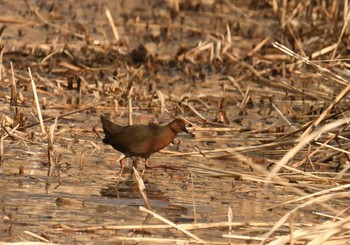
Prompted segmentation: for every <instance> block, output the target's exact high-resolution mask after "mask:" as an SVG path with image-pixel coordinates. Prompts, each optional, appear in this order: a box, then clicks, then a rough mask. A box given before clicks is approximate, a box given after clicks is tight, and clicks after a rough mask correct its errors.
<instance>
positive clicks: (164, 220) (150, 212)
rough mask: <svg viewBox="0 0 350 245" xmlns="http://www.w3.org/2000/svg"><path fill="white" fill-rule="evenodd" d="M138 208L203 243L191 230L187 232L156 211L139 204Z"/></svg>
mask: <svg viewBox="0 0 350 245" xmlns="http://www.w3.org/2000/svg"><path fill="white" fill-rule="evenodd" d="M140 210H141V211H142V212H146V213H148V214H151V215H152V216H153V217H155V218H156V219H159V220H160V221H162V222H164V223H166V224H168V225H170V226H172V227H173V228H175V229H177V230H179V231H181V232H183V233H184V234H186V235H187V236H189V237H192V238H193V239H195V240H197V241H198V242H202V243H205V241H204V240H202V239H200V238H199V237H197V236H196V235H194V234H192V233H191V232H189V231H187V230H185V229H183V228H182V227H180V226H178V225H177V224H175V223H174V222H172V221H170V220H168V219H166V218H164V217H162V216H160V215H159V214H156V213H154V212H152V211H151V210H148V209H145V208H144V207H141V206H140Z"/></svg>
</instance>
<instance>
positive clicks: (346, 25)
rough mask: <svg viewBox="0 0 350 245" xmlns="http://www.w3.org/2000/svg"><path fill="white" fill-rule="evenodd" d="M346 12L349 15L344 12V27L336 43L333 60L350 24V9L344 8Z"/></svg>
mask: <svg viewBox="0 0 350 245" xmlns="http://www.w3.org/2000/svg"><path fill="white" fill-rule="evenodd" d="M344 2H346V1H344ZM344 10H345V11H347V13H346V12H345V11H344V20H343V27H342V29H341V32H340V34H339V37H338V41H337V43H336V47H335V49H334V50H333V54H332V57H331V60H334V58H335V56H336V53H337V51H338V46H339V44H340V42H341V40H342V38H343V36H344V33H345V31H346V30H347V27H348V22H349V19H350V9H346V8H344ZM345 16H346V17H345Z"/></svg>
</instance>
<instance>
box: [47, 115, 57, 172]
mask: <svg viewBox="0 0 350 245" xmlns="http://www.w3.org/2000/svg"><path fill="white" fill-rule="evenodd" d="M56 126H57V118H56V119H55V122H54V123H53V124H52V125H51V126H50V130H49V135H48V143H47V157H48V164H49V167H52V166H54V161H53V158H54V151H55V149H54V143H55V129H56Z"/></svg>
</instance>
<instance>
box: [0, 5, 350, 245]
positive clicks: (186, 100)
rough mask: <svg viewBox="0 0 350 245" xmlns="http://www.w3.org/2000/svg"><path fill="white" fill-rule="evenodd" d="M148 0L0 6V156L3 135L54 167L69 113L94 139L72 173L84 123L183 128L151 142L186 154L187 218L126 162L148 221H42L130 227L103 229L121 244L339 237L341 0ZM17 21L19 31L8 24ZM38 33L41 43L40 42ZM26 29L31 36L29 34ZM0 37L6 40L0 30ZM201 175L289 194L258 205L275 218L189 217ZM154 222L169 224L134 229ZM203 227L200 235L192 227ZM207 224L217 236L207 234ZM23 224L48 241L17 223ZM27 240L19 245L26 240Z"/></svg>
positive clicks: (345, 89) (344, 229)
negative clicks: (177, 135) (166, 207)
mask: <svg viewBox="0 0 350 245" xmlns="http://www.w3.org/2000/svg"><path fill="white" fill-rule="evenodd" d="M90 2H93V1H90ZM156 2H157V1H154V2H153V1H148V2H147V4H145V8H144V9H143V11H141V10H140V9H139V8H136V7H135V6H133V5H130V6H122V4H117V6H114V5H113V6H107V5H108V4H106V6H104V5H99V4H98V7H97V8H98V9H99V10H96V13H94V12H93V10H87V9H84V7H83V6H80V7H81V8H82V10H83V11H92V12H90V13H89V12H87V13H88V14H90V15H91V14H92V15H94V14H96V20H94V21H91V23H88V22H87V20H86V19H82V20H80V21H78V20H77V21H73V22H69V21H68V20H67V18H68V19H70V18H71V16H70V15H69V16H66V15H67V14H66V15H64V14H63V13H64V11H63V10H62V9H61V8H60V7H58V6H54V5H53V6H51V7H49V6H47V5H45V4H43V6H41V8H38V6H29V5H27V6H26V8H28V11H30V12H31V14H30V15H29V14H28V15H26V16H24V17H23V18H24V19H23V18H20V19H19V18H14V17H13V16H10V15H11V14H12V15H14V16H15V17H16V13H14V12H11V11H9V12H8V16H7V17H2V18H1V19H0V22H1V23H4V24H6V25H8V26H11V27H12V28H13V29H12V30H9V31H8V33H7V32H6V31H5V32H4V30H3V29H1V34H2V37H3V38H2V39H1V44H2V51H1V59H0V60H1V64H0V71H1V72H0V76H1V83H2V84H3V85H4V86H3V87H2V88H1V89H0V92H1V95H2V96H1V97H2V98H1V100H0V106H1V108H2V113H1V128H0V134H1V135H0V161H2V162H3V164H6V161H9V160H11V156H9V154H7V152H6V151H7V150H8V151H11V150H10V149H9V147H10V145H11V144H12V143H13V142H20V144H21V145H20V146H19V149H20V150H21V151H26V152H32V154H33V155H34V154H35V153H34V152H33V151H31V149H30V148H32V147H34V146H35V145H40V146H45V147H46V149H47V156H46V159H48V160H47V162H48V164H49V165H50V166H51V167H52V166H56V167H57V168H58V167H59V166H60V164H62V162H64V161H65V160H64V154H63V156H61V155H60V154H59V152H60V150H62V149H60V146H59V144H58V143H57V142H58V141H59V142H71V141H70V140H75V139H74V137H73V136H72V134H67V133H66V131H64V130H65V129H66V130H67V131H68V128H69V127H70V126H67V122H65V124H66V125H65V124H64V123H61V127H60V128H58V125H57V124H60V121H61V120H68V121H69V120H71V122H73V124H74V117H86V118H85V119H82V120H81V121H82V122H84V120H86V121H85V123H86V125H87V126H86V127H85V128H83V127H74V125H73V126H72V127H71V128H73V129H71V130H76V131H75V132H76V133H77V135H78V136H77V137H78V138H79V137H81V136H82V135H83V132H88V133H89V134H91V135H94V137H95V138H94V140H91V144H90V145H91V146H92V147H93V150H90V148H88V147H87V146H81V148H80V149H79V153H80V158H79V160H78V162H79V169H80V171H81V172H83V171H84V168H86V166H85V164H86V162H88V161H89V158H90V157H91V156H96V154H97V152H99V151H100V149H99V146H98V144H97V143H96V142H99V141H100V137H99V134H101V129H100V128H99V126H96V123H95V125H93V124H94V123H93V122H90V121H89V119H90V120H91V118H98V117H99V115H100V114H107V113H108V114H111V115H113V116H115V117H116V120H124V122H126V121H127V122H128V123H129V124H133V123H135V122H137V121H141V122H144V123H147V122H160V123H163V122H166V121H167V120H169V119H170V118H172V117H182V118H184V120H186V122H187V123H188V124H189V125H190V126H189V129H190V131H191V133H193V134H194V135H195V137H194V139H189V140H188V142H181V144H183V145H184V147H185V148H186V150H185V151H182V152H179V151H174V150H168V149H165V150H162V153H163V154H165V155H167V156H168V157H169V158H174V159H182V158H186V159H187V161H188V163H189V164H188V166H186V168H187V169H188V171H190V173H191V175H190V176H191V184H192V185H191V188H192V196H191V198H190V199H191V200H192V206H193V214H192V216H193V220H194V223H193V224H185V223H184V224H181V223H177V224H175V223H174V222H173V221H171V220H169V219H168V218H166V217H164V215H160V214H158V213H157V210H151V204H150V203H149V198H148V197H147V191H145V188H146V187H145V185H144V183H143V180H142V175H139V174H138V172H137V170H136V169H135V173H136V174H135V177H136V178H137V182H138V186H139V192H140V194H141V195H142V198H143V200H144V201H145V206H146V207H147V209H145V208H143V207H140V212H141V213H142V212H144V213H145V215H146V214H147V215H151V216H152V217H155V218H156V219H157V222H158V224H130V225H102V226H81V227H71V226H69V225H64V224H62V227H58V228H57V227H56V228H52V227H51V228H49V229H48V230H47V231H45V232H47V233H48V234H55V233H56V234H57V233H58V234H63V233H65V232H95V231H100V232H101V231H102V232H106V234H108V233H107V232H108V231H111V230H113V231H119V230H127V231H129V230H132V231H133V232H131V233H130V234H129V235H128V236H124V235H116V236H113V239H115V241H124V242H129V243H132V242H134V243H135V242H140V243H161V244H165V243H168V244H172V243H179V244H189V243H205V244H211V243H212V244H227V243H232V244H247V243H249V244H347V242H348V240H349V236H350V233H349V230H350V227H349V214H350V211H349V210H348V196H349V190H348V189H349V188H350V179H349V171H348V169H349V167H350V163H349V161H350V159H349V153H350V151H349V149H350V141H349V135H350V134H349V133H350V131H349V127H348V125H349V120H350V114H349V106H348V105H349V97H348V93H349V90H350V84H349V82H348V80H349V77H350V74H349V72H348V68H349V65H348V64H347V61H348V58H347V54H348V46H349V40H350V39H349V34H350V33H349V31H348V30H349V28H348V19H349V17H350V10H349V6H348V5H347V1H330V2H329V1H276V0H273V1H258V2H259V3H257V4H255V3H253V1H252V2H251V3H248V2H247V1H166V2H165V3H158V4H156ZM8 4H10V3H8ZM72 4H73V5H74V4H76V5H77V6H76V8H79V6H78V3H73V2H72ZM152 4H153V5H155V6H150V5H152ZM126 5H127V4H126ZM51 8H52V9H51ZM100 8H101V9H103V11H100V10H101V9H100ZM73 9H74V7H73ZM112 9H113V11H112ZM116 9H119V10H120V11H119V12H118V11H114V10H116ZM130 10H134V12H133V11H130ZM61 11H62V13H61ZM118 13H121V14H120V15H118ZM55 14H58V15H60V16H61V19H59V18H57V19H55V18H54V17H53V16H54V15H55ZM71 14H72V13H71ZM28 21H30V24H28V23H29V22H28ZM28 25H31V26H32V30H30V29H28ZM106 26H108V28H107V27H106ZM8 29H9V28H6V30H8ZM22 29H23V30H25V31H26V33H25V34H21V35H27V36H28V39H26V36H25V38H22V37H21V35H20V34H16V31H17V32H18V33H20V32H21V31H22ZM38 33H41V34H42V35H45V37H47V38H49V39H50V40H51V42H43V41H42V40H41V38H39V36H38ZM32 35H33V36H34V37H35V36H36V35H37V36H36V38H34V39H33V40H32V41H31V40H30V38H29V37H32ZM8 36H10V37H12V39H15V41H13V40H12V39H9V38H7V39H6V38H4V37H8ZM16 38H18V40H16ZM7 87H8V88H10V89H7ZM83 113H89V115H92V116H91V117H90V116H89V115H88V116H86V114H83ZM89 117H90V118H89ZM126 118H127V120H126ZM52 121H54V123H53V124H52ZM94 122H96V120H95V121H94ZM38 125H39V126H38ZM62 125H63V126H62ZM64 125H65V126H64ZM62 127H63V128H65V129H62ZM70 132H71V131H70ZM34 134H35V136H36V137H34V136H33V135H34ZM67 138H68V139H67ZM77 140H78V141H79V139H77ZM16 147H18V145H16ZM86 149H88V150H86ZM224 163H230V164H231V165H232V164H237V163H239V164H241V165H242V172H237V171H232V170H231V169H230V168H224V167H223V164H224ZM243 169H244V170H247V169H252V170H253V171H251V172H249V171H243ZM8 175H11V174H8ZM20 175H22V174H20ZM48 175H49V177H54V179H55V180H56V181H57V182H58V183H59V184H60V183H61V181H62V179H61V177H60V176H59V174H57V172H56V174H54V173H53V172H52V171H51V170H50V171H49V172H48ZM120 178H121V176H119V179H120ZM196 178H197V180H196ZM208 179H211V180H212V179H216V180H217V181H219V182H220V181H222V183H224V182H227V181H231V180H232V179H235V180H239V181H241V183H244V184H247V185H250V184H252V183H254V184H256V186H257V188H256V191H257V192H259V193H265V192H268V191H271V187H282V188H285V190H287V191H288V193H292V195H291V196H290V198H288V200H284V201H281V200H279V199H276V203H275V204H274V205H271V206H270V207H268V208H267V209H268V210H270V211H271V212H272V216H273V212H279V214H281V213H282V215H281V216H276V217H280V218H278V219H277V220H276V219H275V220H273V219H269V218H267V222H256V223H255V222H249V221H244V222H234V221H233V220H232V217H233V214H232V212H235V211H232V210H230V208H229V209H228V211H227V212H228V214H227V220H222V221H221V222H212V223H210V222H198V223H197V221H196V220H197V215H198V207H197V205H199V204H198V202H197V201H198V200H197V199H196V198H198V196H200V194H198V193H196V188H195V186H194V182H195V181H203V182H205V181H207V180H208ZM118 181H122V180H118ZM209 188H210V187H209ZM218 191H219V190H218ZM298 214H304V215H305V217H310V216H317V217H318V218H320V219H319V220H317V221H316V219H310V220H308V219H307V218H306V219H305V220H303V219H300V218H296V217H297V215H298ZM225 215H226V214H225ZM159 229H164V230H166V229H174V230H176V231H180V234H179V233H176V234H177V235H178V237H154V236H147V233H146V232H145V233H144V235H143V237H140V236H137V235H134V232H136V231H140V232H141V231H144V230H148V231H155V232H156V231H157V230H159ZM203 229H206V230H207V232H204V233H203V232H199V230H203ZM214 229H215V230H216V231H219V232H221V237H210V235H208V234H210V232H211V231H212V230H214ZM196 232H199V233H196ZM26 234H27V235H28V234H29V235H30V236H31V237H35V238H36V239H39V240H41V241H44V242H52V241H51V240H50V239H47V238H45V237H44V236H41V235H38V234H35V233H33V232H30V231H27V232H26ZM135 234H136V233H135ZM27 240H28V244H29V240H31V238H28V237H27Z"/></svg>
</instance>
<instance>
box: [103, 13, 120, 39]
mask: <svg viewBox="0 0 350 245" xmlns="http://www.w3.org/2000/svg"><path fill="white" fill-rule="evenodd" d="M105 13H106V16H107V19H108V22H109V25H110V26H111V28H112V32H113V35H114V38H115V41H116V43H118V42H119V34H118V30H117V27H116V26H115V23H114V21H113V17H112V14H111V12H110V11H109V9H108V8H107V7H106V8H105Z"/></svg>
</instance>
